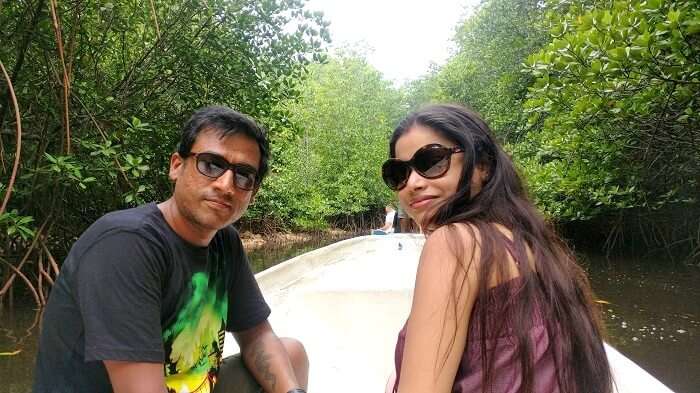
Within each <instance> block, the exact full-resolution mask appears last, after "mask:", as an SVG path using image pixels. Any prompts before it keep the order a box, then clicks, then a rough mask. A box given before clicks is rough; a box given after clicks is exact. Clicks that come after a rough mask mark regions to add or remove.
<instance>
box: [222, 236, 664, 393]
mask: <svg viewBox="0 0 700 393" xmlns="http://www.w3.org/2000/svg"><path fill="white" fill-rule="evenodd" d="M422 247H423V236H422V235H410V234H394V235H388V236H363V237H357V238H353V239H349V240H345V241H341V242H338V243H335V244H332V245H330V246H327V247H323V248H320V249H317V250H314V251H311V252H309V253H306V254H303V255H300V256H298V257H296V258H292V259H290V260H288V261H286V262H283V263H281V264H279V265H276V266H274V267H271V268H269V269H267V270H265V271H263V272H260V273H258V274H257V275H256V278H257V280H258V283H259V284H260V287H261V289H262V291H263V293H264V295H265V298H266V300H267V302H268V304H269V305H270V307H271V308H272V315H271V316H270V322H271V324H272V326H273V328H274V329H275V332H276V333H277V334H278V335H279V336H287V337H294V338H297V339H299V340H301V342H303V343H304V346H305V347H306V350H307V353H308V355H309V360H310V364H311V371H310V375H309V392H321V393H325V392H334V393H342V392H383V391H384V387H385V384H386V380H387V378H388V376H389V375H390V373H391V372H392V370H393V368H394V345H395V344H396V337H397V334H398V332H399V330H400V329H401V327H402V326H403V323H404V322H405V320H406V317H407V316H408V313H409V311H410V308H411V297H412V294H413V284H414V280H415V274H416V268H417V266H418V257H419V255H420V250H421V248H422ZM224 348H225V349H224V355H225V356H228V355H231V354H234V353H236V352H238V346H237V345H236V342H235V340H234V339H233V337H232V336H231V335H230V334H227V337H226V345H225V347H224ZM606 350H607V353H608V359H609V360H610V363H611V366H612V370H613V375H614V378H615V382H616V385H617V392H618V393H647V392H654V393H657V392H658V393H665V392H671V393H672V391H671V390H670V389H669V388H667V387H666V386H664V385H663V384H662V383H661V382H660V381H658V380H657V379H656V378H654V377H653V376H652V375H650V374H649V373H647V372H646V371H645V370H644V369H642V368H641V367H639V366H638V365H637V364H635V363H634V362H632V361H631V360H630V359H628V358H627V357H625V356H624V355H622V354H621V353H620V352H618V351H617V350H615V349H614V348H613V347H611V346H609V345H607V344H606Z"/></svg>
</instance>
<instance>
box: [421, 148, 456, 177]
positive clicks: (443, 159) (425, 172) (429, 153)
mask: <svg viewBox="0 0 700 393" xmlns="http://www.w3.org/2000/svg"><path fill="white" fill-rule="evenodd" d="M450 153H451V150H450V149H448V148H446V147H443V146H428V147H424V148H422V149H420V150H418V151H417V152H416V153H415V154H414V156H413V165H414V167H415V168H416V171H418V173H420V174H421V176H423V177H425V178H428V179H434V178H436V177H440V176H442V175H444V174H445V172H447V169H449V167H450V163H449V158H450Z"/></svg>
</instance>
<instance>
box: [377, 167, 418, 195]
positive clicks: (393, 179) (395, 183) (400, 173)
mask: <svg viewBox="0 0 700 393" xmlns="http://www.w3.org/2000/svg"><path fill="white" fill-rule="evenodd" d="M410 170H411V168H410V167H409V166H408V165H407V164H406V163H405V162H402V161H399V160H394V159H390V160H387V161H386V162H385V163H384V165H382V178H383V179H384V183H386V185H387V186H388V187H389V188H391V189H392V190H395V191H398V190H400V189H402V188H403V187H404V186H405V185H406V180H407V179H408V175H409V173H410Z"/></svg>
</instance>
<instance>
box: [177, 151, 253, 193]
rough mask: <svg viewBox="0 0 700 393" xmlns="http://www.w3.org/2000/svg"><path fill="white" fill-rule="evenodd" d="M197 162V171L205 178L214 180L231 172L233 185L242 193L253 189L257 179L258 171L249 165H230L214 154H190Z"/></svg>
mask: <svg viewBox="0 0 700 393" xmlns="http://www.w3.org/2000/svg"><path fill="white" fill-rule="evenodd" d="M189 155H191V156H194V157H195V158H196V160H197V170H198V171H199V173H201V174H202V175H204V176H206V177H210V178H212V179H216V178H219V177H221V176H222V175H223V174H224V173H225V172H226V171H227V170H229V169H230V170H231V171H232V172H233V183H234V184H235V185H236V187H238V188H240V189H241V190H244V191H251V190H253V189H254V188H255V186H256V184H257V179H258V171H257V170H256V169H255V168H253V167H252V166H250V165H245V164H232V163H230V162H228V161H227V160H226V159H225V158H224V157H221V156H220V155H218V154H214V153H207V152H204V153H190V154H189Z"/></svg>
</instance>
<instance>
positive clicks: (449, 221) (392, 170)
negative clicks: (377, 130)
mask: <svg viewBox="0 0 700 393" xmlns="http://www.w3.org/2000/svg"><path fill="white" fill-rule="evenodd" d="M389 150H390V157H392V158H390V159H389V160H388V161H387V162H385V163H384V165H383V167H382V175H383V178H384V181H385V182H386V184H387V185H388V186H389V187H390V188H392V189H393V190H394V191H396V192H397V194H398V198H399V201H400V202H401V205H402V207H403V208H404V209H405V210H406V212H407V213H408V214H409V215H410V216H411V217H412V218H413V219H414V220H415V221H416V222H417V223H419V225H420V226H421V229H422V230H423V232H424V233H425V234H426V236H427V239H426V242H425V246H424V248H423V252H422V254H421V257H420V262H419V265H418V272H417V276H416V284H415V291H414V296H413V305H412V307H411V312H410V315H409V317H408V321H407V322H406V325H405V326H404V328H403V329H402V331H401V333H400V334H399V340H398V343H397V346H396V375H395V378H396V381H395V383H391V381H390V384H389V386H388V387H387V390H388V391H394V392H399V393H411V392H422V393H424V392H431V393H440V392H462V393H464V392H566V393H569V392H579V393H591V392H593V393H597V392H605V393H607V392H611V391H612V377H611V373H610V368H609V365H608V361H607V357H606V355H605V350H604V347H603V341H602V338H601V334H602V333H601V331H602V327H601V322H600V319H599V315H598V312H597V309H596V306H595V305H594V303H593V301H592V296H591V290H590V286H589V284H588V281H587V278H586V275H585V273H584V272H583V270H582V269H581V268H580V267H579V266H578V265H577V264H576V261H575V260H574V257H573V255H572V253H571V252H570V251H569V250H568V249H567V247H566V245H565V244H564V243H563V242H562V241H561V240H560V239H559V238H558V237H557V236H556V234H555V233H554V231H553V229H552V228H551V227H550V226H549V225H547V224H546V223H545V221H544V220H543V218H542V216H541V215H540V214H539V213H538V212H537V211H536V209H535V207H534V206H533V204H532V203H531V202H530V201H529V200H528V198H527V195H526V192H525V189H524V187H523V185H522V182H521V180H520V178H519V177H518V174H517V172H516V170H515V168H514V166H513V162H512V161H511V160H510V158H509V157H508V156H507V155H506V153H505V152H504V151H503V149H502V148H501V147H500V146H499V145H498V144H496V142H495V141H494V138H493V137H492V135H491V132H490V130H489V127H488V126H487V125H486V124H485V123H484V121H482V120H481V119H480V118H479V117H478V116H477V115H475V114H474V113H472V112H470V111H468V110H466V109H465V108H462V107H458V106H451V105H436V106H430V107H427V108H424V109H422V110H420V111H418V112H415V113H413V114H411V115H409V116H408V117H407V118H406V119H404V120H403V121H402V122H401V123H400V124H399V126H398V127H397V128H396V130H395V131H394V134H393V135H392V137H391V140H390V145H389Z"/></svg>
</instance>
